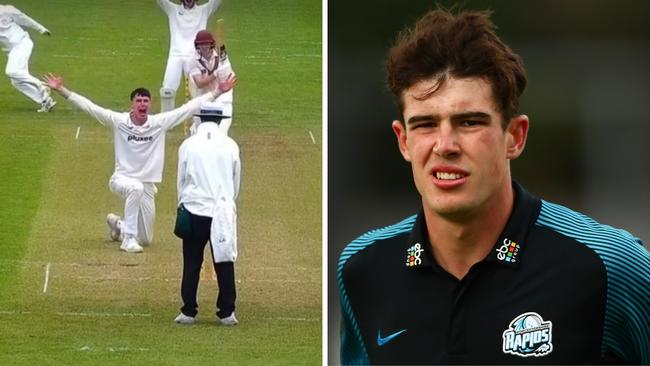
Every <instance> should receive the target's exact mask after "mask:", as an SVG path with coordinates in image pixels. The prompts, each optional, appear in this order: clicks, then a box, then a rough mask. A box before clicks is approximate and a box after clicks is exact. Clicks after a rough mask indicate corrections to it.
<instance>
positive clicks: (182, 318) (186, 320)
mask: <svg viewBox="0 0 650 366" xmlns="http://www.w3.org/2000/svg"><path fill="white" fill-rule="evenodd" d="M174 322H175V323H178V324H185V325H191V324H194V323H196V317H193V316H187V315H185V314H183V313H180V314H178V316H177V317H176V319H174Z"/></svg>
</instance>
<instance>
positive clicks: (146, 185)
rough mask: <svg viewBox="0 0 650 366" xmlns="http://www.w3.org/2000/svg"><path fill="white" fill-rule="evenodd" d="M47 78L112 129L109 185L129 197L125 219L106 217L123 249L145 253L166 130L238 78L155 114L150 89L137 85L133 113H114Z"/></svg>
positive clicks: (59, 79)
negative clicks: (111, 172) (112, 155)
mask: <svg viewBox="0 0 650 366" xmlns="http://www.w3.org/2000/svg"><path fill="white" fill-rule="evenodd" d="M44 81H45V82H46V83H47V85H48V86H49V87H50V88H52V89H53V90H56V91H57V92H58V93H59V94H61V95H62V96H63V97H65V98H66V99H67V100H68V101H70V102H71V103H72V104H74V105H75V106H76V107H78V108H79V109H81V110H83V111H84V112H86V113H88V114H89V115H91V116H92V117H94V118H95V119H96V120H97V121H98V122H99V123H101V124H102V125H104V126H106V127H109V128H111V129H113V140H114V149H115V172H114V173H113V175H112V176H111V178H110V181H109V187H110V190H111V192H114V193H116V194H117V195H119V196H120V197H122V198H123V199H124V200H125V204H124V220H122V219H121V218H120V217H119V216H117V215H115V214H109V215H108V217H107V222H108V225H109V229H110V230H111V238H112V239H113V240H120V238H121V239H122V245H121V246H120V249H121V250H124V251H126V252H131V253H139V252H142V246H141V245H140V244H149V243H151V241H152V239H153V227H154V226H153V224H154V219H155V215H156V207H155V201H154V195H155V194H156V191H157V190H156V186H155V183H160V181H161V180H162V172H163V165H164V158H165V136H166V133H167V131H168V130H170V129H172V128H174V127H176V126H177V125H179V124H180V123H182V122H183V120H185V119H187V118H188V117H190V116H191V115H192V113H195V112H196V111H197V110H199V108H200V107H201V103H203V102H205V101H212V100H214V99H215V98H216V97H217V96H219V95H220V94H221V93H223V92H225V91H228V90H230V89H231V88H232V87H233V86H234V85H235V83H236V78H234V77H232V76H230V77H228V78H227V79H225V80H221V81H220V82H219V84H218V86H217V87H216V88H215V89H214V90H213V91H212V92H210V93H208V94H206V95H204V96H201V97H200V98H197V99H193V100H191V101H189V102H187V103H186V104H184V105H183V106H181V107H179V108H177V109H174V110H172V111H169V112H166V113H160V114H153V115H150V114H149V111H150V110H151V94H150V93H149V91H148V90H147V89H144V88H138V89H135V90H134V91H133V92H132V93H131V110H130V111H129V112H115V111H112V110H109V109H106V108H102V107H100V106H98V105H96V104H94V103H93V102H91V101H90V100H88V99H87V98H85V97H83V96H81V95H79V94H76V93H74V92H72V91H70V90H68V89H67V88H66V87H65V86H64V85H63V78H62V77H60V76H58V75H53V74H49V75H47V76H44Z"/></svg>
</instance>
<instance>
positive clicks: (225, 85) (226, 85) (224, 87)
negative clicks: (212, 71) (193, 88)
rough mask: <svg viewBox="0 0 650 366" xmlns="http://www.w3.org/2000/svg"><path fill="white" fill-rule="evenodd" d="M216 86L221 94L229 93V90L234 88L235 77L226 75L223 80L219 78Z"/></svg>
mask: <svg viewBox="0 0 650 366" xmlns="http://www.w3.org/2000/svg"><path fill="white" fill-rule="evenodd" d="M218 84H219V85H218V87H219V91H220V92H221V93H225V92H227V91H229V90H230V89H232V88H233V87H234V86H235V84H237V77H236V76H235V75H233V74H232V73H231V74H228V76H227V77H226V78H225V79H221V78H219V79H218Z"/></svg>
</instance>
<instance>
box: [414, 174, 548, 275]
mask: <svg viewBox="0 0 650 366" xmlns="http://www.w3.org/2000/svg"><path fill="white" fill-rule="evenodd" d="M512 187H513V191H514V194H515V200H514V204H513V208H512V212H511V213H510V218H508V222H507V223H506V226H505V228H504V229H503V231H502V232H501V235H499V239H498V240H497V242H496V243H495V244H494V247H493V248H492V250H491V251H490V253H489V254H488V255H487V257H485V259H483V260H484V261H487V262H495V263H499V264H502V265H504V266H507V267H518V266H519V260H520V258H521V256H522V255H523V251H524V249H525V247H526V238H527V237H528V231H529V230H530V227H531V226H532V225H534V224H535V221H536V220H537V216H538V215H539V210H540V208H541V201H540V200H539V199H538V198H536V197H534V196H533V195H531V194H530V193H528V191H526V190H525V189H524V188H523V187H522V186H521V185H519V184H518V183H517V182H514V181H513V182H512ZM422 254H424V255H422ZM405 256H406V266H407V267H409V268H412V269H417V268H429V269H430V268H431V267H433V268H434V269H441V268H440V267H439V265H438V263H437V262H436V260H435V258H434V257H433V252H432V250H431V244H430V243H429V236H428V233H427V226H426V222H425V219H424V212H423V210H422V209H420V212H419V213H418V216H417V218H416V220H415V224H414V225H413V230H412V231H411V235H410V236H409V238H408V242H407V243H406V251H405Z"/></svg>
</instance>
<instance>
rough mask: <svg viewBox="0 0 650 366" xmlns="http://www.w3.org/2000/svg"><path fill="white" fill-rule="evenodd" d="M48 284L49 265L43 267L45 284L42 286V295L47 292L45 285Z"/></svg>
mask: <svg viewBox="0 0 650 366" xmlns="http://www.w3.org/2000/svg"><path fill="white" fill-rule="evenodd" d="M49 282H50V263H48V264H47V265H46V266H45V283H44V284H43V293H46V292H47V284H48V283H49Z"/></svg>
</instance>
